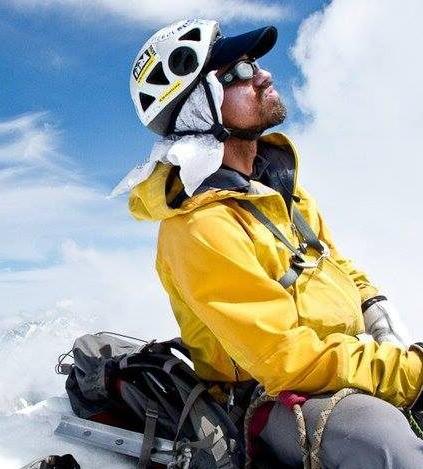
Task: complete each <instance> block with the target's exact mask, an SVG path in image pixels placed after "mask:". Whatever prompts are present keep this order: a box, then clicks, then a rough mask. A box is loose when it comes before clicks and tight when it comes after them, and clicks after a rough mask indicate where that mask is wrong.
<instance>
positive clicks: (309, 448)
mask: <svg viewBox="0 0 423 469" xmlns="http://www.w3.org/2000/svg"><path fill="white" fill-rule="evenodd" d="M362 392H363V391H360V390H358V389H353V388H344V389H341V390H340V391H338V392H336V393H335V394H334V395H333V396H331V397H330V399H329V403H328V404H327V406H326V407H325V408H324V409H323V410H322V411H321V412H320V416H319V420H318V422H317V426H316V429H315V430H314V433H313V439H312V441H311V444H309V443H308V440H307V427H306V423H305V419H304V414H303V411H302V408H301V405H299V404H294V406H293V407H292V410H293V412H294V415H295V419H296V421H297V432H298V443H299V445H300V448H301V453H302V455H303V464H304V469H322V468H323V466H322V464H321V462H320V458H319V453H320V447H321V444H322V437H323V432H324V430H325V427H326V423H327V421H328V419H329V416H330V415H331V413H332V411H333V410H334V408H335V407H336V405H337V404H338V403H339V402H340V401H341V400H342V399H344V398H345V397H347V396H350V395H351V394H361V393H362ZM277 401H278V397H277V396H268V395H267V394H262V395H261V396H260V397H258V398H257V399H256V400H254V402H253V403H252V404H251V405H250V406H249V408H248V409H247V412H246V415H245V426H244V431H245V435H244V436H245V442H246V447H247V448H248V444H249V433H248V427H249V423H250V422H251V420H252V419H253V417H254V413H255V411H256V410H257V409H258V408H259V407H260V406H262V405H263V404H265V403H266V402H277ZM250 467H252V461H251V459H250V456H249V454H248V451H247V458H246V464H245V468H246V469H248V468H250Z"/></svg>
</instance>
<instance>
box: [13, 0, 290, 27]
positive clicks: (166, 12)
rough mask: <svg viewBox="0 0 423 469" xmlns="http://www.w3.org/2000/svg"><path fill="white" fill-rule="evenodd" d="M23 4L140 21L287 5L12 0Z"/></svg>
mask: <svg viewBox="0 0 423 469" xmlns="http://www.w3.org/2000/svg"><path fill="white" fill-rule="evenodd" d="M13 3H14V4H15V5H16V6H18V7H22V8H39V7H42V8H64V9H67V10H68V11H69V12H75V11H77V12H78V13H79V14H80V15H81V16H82V17H83V18H84V19H89V18H93V19H94V18H96V17H97V16H96V15H97V14H98V12H103V13H107V14H112V15H116V16H119V17H121V18H123V19H125V20H127V21H130V22H136V23H141V24H148V23H154V24H157V23H167V22H171V21H175V20H179V19H181V18H186V17H189V18H192V17H201V18H216V19H219V20H222V21H232V20H236V21H240V20H246V19H255V20H265V19H267V20H268V19H281V18H285V17H286V16H287V15H288V9H287V8H286V7H284V6H282V5H281V4H280V3H279V2H275V1H274V2H271V3H264V2H259V1H256V0H178V1H175V0H160V1H156V0H120V1H115V0H93V1H91V2H89V4H88V3H87V2H85V1H83V0H13Z"/></svg>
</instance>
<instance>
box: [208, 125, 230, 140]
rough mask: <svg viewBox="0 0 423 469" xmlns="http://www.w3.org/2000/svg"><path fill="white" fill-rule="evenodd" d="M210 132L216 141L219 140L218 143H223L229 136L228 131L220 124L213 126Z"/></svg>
mask: <svg viewBox="0 0 423 469" xmlns="http://www.w3.org/2000/svg"><path fill="white" fill-rule="evenodd" d="M210 132H211V133H212V135H214V136H215V137H216V138H217V140H219V142H224V141H225V140H227V139H228V138H229V137H230V136H231V133H230V132H229V130H228V129H226V128H225V127H223V125H222V124H213V125H212V127H211V129H210Z"/></svg>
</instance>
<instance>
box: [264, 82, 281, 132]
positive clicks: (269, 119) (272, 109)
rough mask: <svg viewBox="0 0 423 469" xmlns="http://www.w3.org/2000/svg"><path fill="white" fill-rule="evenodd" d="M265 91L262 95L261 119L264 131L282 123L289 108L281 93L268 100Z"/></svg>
mask: <svg viewBox="0 0 423 469" xmlns="http://www.w3.org/2000/svg"><path fill="white" fill-rule="evenodd" d="M264 91H265V90H264ZM264 91H263V92H262V93H261V95H260V120H261V122H262V123H263V124H262V125H261V128H262V129H263V131H265V130H267V129H270V128H271V127H274V126H275V125H279V124H282V122H283V121H284V120H285V118H286V115H287V108H286V106H285V104H284V102H283V101H282V99H281V97H280V96H279V94H278V95H276V96H275V98H273V99H272V100H266V96H265V94H264Z"/></svg>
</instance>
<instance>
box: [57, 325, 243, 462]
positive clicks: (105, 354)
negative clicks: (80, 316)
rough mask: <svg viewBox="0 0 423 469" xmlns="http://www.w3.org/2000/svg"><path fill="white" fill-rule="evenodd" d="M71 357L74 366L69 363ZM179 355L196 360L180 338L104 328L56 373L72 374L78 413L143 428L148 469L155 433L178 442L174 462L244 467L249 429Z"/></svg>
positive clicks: (70, 387)
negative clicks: (148, 337) (138, 336)
mask: <svg viewBox="0 0 423 469" xmlns="http://www.w3.org/2000/svg"><path fill="white" fill-rule="evenodd" d="M175 351H177V353H175ZM178 352H179V356H178ZM180 354H182V355H180ZM66 357H73V361H74V362H73V364H65V363H63V362H64V359H65V358H66ZM181 357H186V358H187V359H190V354H189V352H188V350H187V349H186V348H185V347H184V345H183V344H182V342H181V340H180V339H173V340H170V341H166V342H156V341H154V340H153V341H150V342H147V341H142V340H140V339H135V338H130V337H127V336H121V335H120V334H114V333H109V332H99V333H97V334H92V335H91V334H87V335H84V336H82V337H79V338H77V339H76V340H75V343H74V345H73V348H72V351H71V352H69V353H67V354H63V355H61V356H60V357H59V363H58V365H57V368H56V370H57V372H58V373H60V374H66V375H68V377H67V380H66V391H67V394H68V396H69V399H70V404H71V407H72V410H73V411H74V413H75V414H76V415H77V416H78V417H80V418H83V419H89V420H93V421H95V422H99V423H104V424H107V425H113V426H116V427H120V428H123V429H126V430H131V431H137V432H141V433H143V443H142V448H141V454H140V456H139V467H140V468H142V469H145V468H147V467H149V465H150V463H151V454H152V452H154V441H155V438H156V437H157V438H164V439H168V440H171V441H172V442H173V446H172V463H170V464H168V467H173V468H184V469H185V468H189V469H200V468H201V469H215V468H222V469H223V468H224V469H239V468H241V467H243V465H244V453H245V451H244V439H243V432H242V431H239V429H237V428H236V426H235V424H234V423H233V422H232V421H231V419H230V418H229V416H228V414H227V412H225V410H224V409H223V408H222V407H221V406H220V405H219V404H218V403H217V401H216V400H215V399H214V398H213V397H212V396H211V394H210V393H209V392H208V391H207V387H206V385H205V383H204V382H203V381H201V380H200V379H199V378H198V377H197V376H196V374H195V373H194V371H193V369H192V368H191V367H190V366H189V365H188V364H187V363H186V360H185V359H182V358H181Z"/></svg>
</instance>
